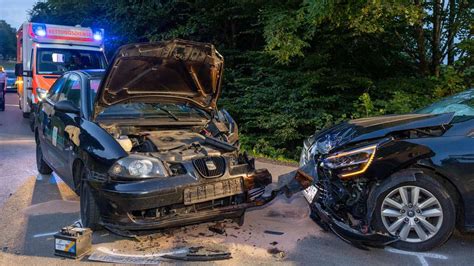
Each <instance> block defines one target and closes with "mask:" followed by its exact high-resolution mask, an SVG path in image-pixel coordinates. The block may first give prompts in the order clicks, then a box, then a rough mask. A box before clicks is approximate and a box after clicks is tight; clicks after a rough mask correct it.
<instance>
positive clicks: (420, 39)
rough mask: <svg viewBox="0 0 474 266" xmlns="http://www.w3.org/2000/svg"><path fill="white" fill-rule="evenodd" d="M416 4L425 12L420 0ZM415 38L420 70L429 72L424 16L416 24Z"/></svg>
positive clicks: (423, 73) (416, 0)
mask: <svg viewBox="0 0 474 266" xmlns="http://www.w3.org/2000/svg"><path fill="white" fill-rule="evenodd" d="M415 5H416V7H417V8H418V10H419V11H420V12H423V5H422V4H421V3H420V0H415ZM415 40H416V48H417V54H418V60H419V61H420V62H419V65H418V71H419V72H420V74H421V75H423V76H424V75H426V73H428V64H427V62H426V47H425V33H424V31H423V17H420V19H419V21H417V23H416V24H415Z"/></svg>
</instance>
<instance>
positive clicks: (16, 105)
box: [5, 103, 19, 107]
mask: <svg viewBox="0 0 474 266" xmlns="http://www.w3.org/2000/svg"><path fill="white" fill-rule="evenodd" d="M5 106H10V107H19V106H18V104H9V103H6V104H5Z"/></svg>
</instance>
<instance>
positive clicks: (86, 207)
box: [80, 169, 102, 231]
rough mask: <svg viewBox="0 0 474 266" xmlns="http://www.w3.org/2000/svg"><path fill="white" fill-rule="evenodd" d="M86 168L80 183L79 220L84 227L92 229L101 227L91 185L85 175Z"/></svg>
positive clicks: (95, 229)
mask: <svg viewBox="0 0 474 266" xmlns="http://www.w3.org/2000/svg"><path fill="white" fill-rule="evenodd" d="M86 175H87V170H86V169H85V170H84V174H83V179H82V183H81V188H80V189H81V196H80V209H81V221H82V225H83V226H84V227H87V228H90V229H91V230H93V231H97V230H100V229H102V226H101V224H100V212H99V206H98V205H97V202H96V201H95V199H94V196H93V195H92V191H91V187H90V186H89V184H88V181H87V179H86V178H85V177H87V176H86Z"/></svg>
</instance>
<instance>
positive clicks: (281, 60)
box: [31, 0, 474, 160]
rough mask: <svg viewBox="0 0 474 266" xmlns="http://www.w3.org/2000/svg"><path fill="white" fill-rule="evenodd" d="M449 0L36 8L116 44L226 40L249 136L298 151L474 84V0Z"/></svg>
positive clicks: (158, 2) (229, 101) (225, 101)
mask: <svg viewBox="0 0 474 266" xmlns="http://www.w3.org/2000/svg"><path fill="white" fill-rule="evenodd" d="M445 2H446V4H445V5H441V6H440V5H439V4H440V3H441V1H440V0H430V1H428V0H389V1H386V0H371V1H363V0H355V1H334V0H317V1H316V0H272V1H265V0H241V1H237V0H226V1H222V0H208V1H205V0H193V1H191V0H142V1H130V0H104V1H92V0H48V1H46V2H38V3H36V4H35V6H34V7H33V9H32V11H31V19H32V20H33V21H41V22H47V23H57V24H66V25H76V24H81V25H85V26H94V27H102V28H104V29H105V32H106V40H105V41H106V50H107V51H109V53H112V52H113V51H114V50H115V49H116V48H117V47H118V46H119V45H121V44H124V43H128V42H137V41H159V40H164V39H170V38H185V39H191V40H196V41H205V42H211V43H213V44H215V45H216V46H217V48H218V49H219V51H220V52H221V53H222V54H223V55H224V57H225V60H226V70H225V75H224V85H223V95H222V99H221V101H220V105H221V107H224V108H226V109H228V110H229V112H230V113H231V114H232V115H233V116H234V118H235V119H236V120H237V121H238V123H239V126H240V130H241V133H242V139H241V143H242V147H243V148H244V149H246V150H248V151H250V152H251V153H253V154H257V155H264V156H270V157H273V158H280V159H282V158H287V159H294V160H295V159H297V156H298V154H299V151H300V147H301V142H302V140H303V139H304V138H306V137H307V136H309V135H311V134H313V133H314V132H315V130H319V129H321V128H324V127H326V126H329V125H331V124H334V123H337V122H340V121H342V120H345V119H349V118H359V117H366V116H371V115H381V114H390V113H407V112H410V111H412V110H414V109H417V108H420V107H422V106H424V105H426V104H429V103H431V102H433V101H435V100H437V99H439V97H442V96H446V95H449V94H452V93H455V92H458V91H460V90H463V89H465V88H467V87H469V86H472V81H473V72H474V65H473V63H474V62H473V59H472V54H473V52H474V42H473V41H472V33H473V31H474V30H473V28H472V21H471V19H472V15H473V14H472V11H473V3H472V1H467V0H450V1H445ZM435 30H439V32H438V31H435ZM437 33H440V34H437Z"/></svg>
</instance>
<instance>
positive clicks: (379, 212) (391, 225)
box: [374, 173, 456, 251]
mask: <svg viewBox="0 0 474 266" xmlns="http://www.w3.org/2000/svg"><path fill="white" fill-rule="evenodd" d="M455 210H456V209H455V205H454V201H453V199H452V197H451V196H450V194H449V193H448V191H447V190H446V188H445V187H443V185H441V184H440V183H439V182H438V181H437V180H436V179H435V178H434V177H432V176H430V175H428V174H427V173H424V174H422V175H417V177H416V181H411V182H401V183H399V184H396V185H395V186H392V187H391V188H389V189H387V190H386V191H384V192H383V193H381V195H380V196H379V197H378V199H377V205H376V208H375V213H374V215H375V227H376V228H377V229H379V230H381V231H384V232H386V233H388V234H390V235H394V236H398V237H399V238H400V240H399V241H397V242H395V243H393V244H392V246H393V247H395V248H399V249H403V250H410V251H427V250H431V249H433V248H436V247H438V246H440V245H442V244H444V243H445V242H446V241H447V240H448V239H449V237H450V236H451V235H452V233H453V231H454V228H455V222H456V211H455Z"/></svg>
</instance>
